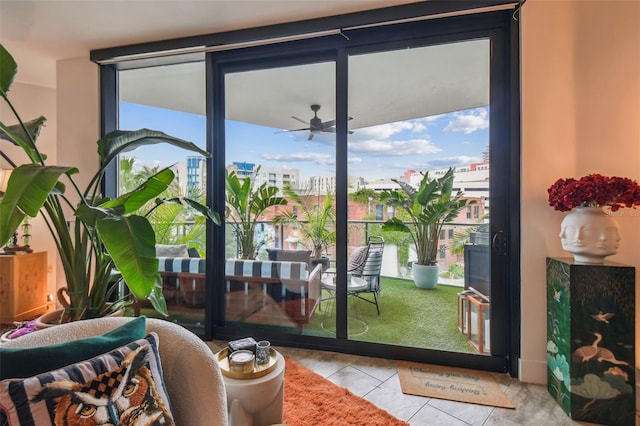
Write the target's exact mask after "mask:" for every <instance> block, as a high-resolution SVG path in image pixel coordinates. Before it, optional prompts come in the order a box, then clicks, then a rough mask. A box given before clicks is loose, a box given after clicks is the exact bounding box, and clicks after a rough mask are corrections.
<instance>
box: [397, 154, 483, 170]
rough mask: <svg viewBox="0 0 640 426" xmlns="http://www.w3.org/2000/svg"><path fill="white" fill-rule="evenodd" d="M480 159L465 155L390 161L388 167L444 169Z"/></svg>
mask: <svg viewBox="0 0 640 426" xmlns="http://www.w3.org/2000/svg"><path fill="white" fill-rule="evenodd" d="M481 161H482V158H480V157H470V156H465V155H460V156H454V157H446V158H439V159H437V160H433V161H426V162H425V161H421V162H413V163H411V162H409V163H391V164H389V166H388V167H389V168H392V169H400V170H409V169H412V170H417V171H424V170H434V169H446V168H449V167H461V166H468V165H469V164H471V163H479V162H481Z"/></svg>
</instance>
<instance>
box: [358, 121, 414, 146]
mask: <svg viewBox="0 0 640 426" xmlns="http://www.w3.org/2000/svg"><path fill="white" fill-rule="evenodd" d="M407 130H408V131H411V132H418V131H424V124H421V123H419V122H417V121H398V122H396V123H387V124H380V125H378V126H371V127H363V128H362V129H356V130H354V132H353V134H352V135H351V136H350V137H349V140H350V141H351V140H355V141H359V140H367V139H388V138H390V137H391V136H393V135H395V134H398V133H400V132H404V131H407Z"/></svg>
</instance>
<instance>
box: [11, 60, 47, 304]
mask: <svg viewBox="0 0 640 426" xmlns="http://www.w3.org/2000/svg"><path fill="white" fill-rule="evenodd" d="M18 66H19V64H18ZM19 73H20V71H19V70H18V74H19ZM8 97H9V100H10V101H11V103H12V104H13V106H14V108H15V109H16V110H17V111H18V114H19V115H20V117H21V118H22V120H24V121H29V120H33V119H35V118H37V117H40V116H44V117H45V118H46V119H47V121H46V122H45V126H44V127H43V128H42V130H41V131H40V136H39V137H38V138H37V140H36V143H37V146H38V148H39V149H40V151H41V152H42V153H44V154H46V155H47V157H48V160H47V161H50V164H56V162H57V158H58V157H57V152H56V131H57V127H58V120H57V110H56V90H55V89H51V88H48V87H41V86H34V85H30V84H22V83H19V82H14V84H13V85H12V87H11V89H10V90H9V94H8ZM0 103H1V104H2V106H1V107H0V121H1V122H2V123H5V124H7V125H13V124H17V120H16V118H15V116H14V115H13V113H12V112H11V110H10V109H9V107H7V106H5V104H4V101H0ZM0 151H2V152H4V153H5V154H7V155H8V156H9V158H11V160H12V161H14V162H15V163H16V164H18V165H20V164H23V163H26V162H27V161H29V159H28V157H27V156H26V154H24V152H23V151H22V149H21V148H19V147H16V146H14V145H13V144H11V143H10V142H9V141H6V140H4V139H1V140H0ZM4 168H11V167H10V165H9V164H8V163H7V162H6V161H5V160H4V159H3V158H0V169H4ZM30 223H31V225H32V227H31V231H30V233H31V235H32V237H31V241H30V244H29V245H30V247H31V248H32V249H33V250H34V251H46V252H47V253H48V256H47V276H48V278H49V294H52V295H53V294H54V293H55V291H56V285H55V283H56V280H55V277H56V266H57V259H56V257H55V256H54V255H53V254H54V253H55V251H56V246H55V243H54V242H53V239H51V237H50V236H49V229H48V228H47V226H46V224H45V223H44V220H42V218H41V217H40V216H38V217H36V218H34V219H31V220H30ZM18 231H19V232H18V234H19V236H21V235H22V229H21V228H19V229H18ZM18 244H22V240H21V238H19V239H18Z"/></svg>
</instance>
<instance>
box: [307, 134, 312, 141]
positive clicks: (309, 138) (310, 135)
mask: <svg viewBox="0 0 640 426" xmlns="http://www.w3.org/2000/svg"><path fill="white" fill-rule="evenodd" d="M311 139H313V133H311V132H309V137H308V138H307V140H308V141H310V140H311Z"/></svg>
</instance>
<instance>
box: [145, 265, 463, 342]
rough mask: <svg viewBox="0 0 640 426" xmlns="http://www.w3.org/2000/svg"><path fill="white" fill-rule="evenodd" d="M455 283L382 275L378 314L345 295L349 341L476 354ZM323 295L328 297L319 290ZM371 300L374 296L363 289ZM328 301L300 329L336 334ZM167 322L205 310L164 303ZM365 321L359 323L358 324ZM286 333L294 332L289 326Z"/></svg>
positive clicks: (200, 315) (199, 320)
mask: <svg viewBox="0 0 640 426" xmlns="http://www.w3.org/2000/svg"><path fill="white" fill-rule="evenodd" d="M460 291H462V288H460V287H452V286H447V285H438V286H437V287H436V288H435V289H433V290H425V289H420V288H417V287H416V286H415V284H414V283H413V281H407V280H401V279H393V278H382V293H381V296H380V299H379V302H378V303H379V305H380V315H378V314H377V312H376V307H375V305H373V304H371V303H367V302H365V301H363V300H359V299H356V298H353V297H349V307H348V309H349V322H348V333H349V338H350V339H352V340H360V341H365V342H373V343H384V344H390V345H398V346H410V347H416V348H428V349H437V350H442V351H450V352H463V353H475V352H474V350H473V349H472V348H471V346H470V345H469V343H468V341H467V338H466V337H465V336H464V335H463V334H462V333H460V331H458V326H457V294H458V293H459V292H460ZM323 296H325V297H326V296H328V295H327V294H323ZM364 297H365V298H368V299H372V298H373V295H371V294H365V295H364ZM332 303H333V302H326V301H325V302H323V303H322V308H321V309H316V311H315V312H314V314H313V316H312V317H311V320H310V321H309V323H308V324H307V325H305V327H304V334H306V335H314V336H326V337H333V336H335V309H333V307H332V306H331V304H332ZM141 313H142V314H143V315H147V316H149V317H156V316H157V317H159V316H160V315H159V314H158V313H157V312H155V311H154V310H153V309H142V310H141ZM169 313H170V314H169V318H166V319H167V320H169V321H172V322H177V323H179V324H182V325H195V326H200V327H201V326H202V324H203V323H204V311H203V310H194V312H189V310H187V312H181V311H180V310H175V309H172V307H171V306H169ZM363 322H364V323H363ZM290 332H294V333H295V332H297V329H291V330H290Z"/></svg>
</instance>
